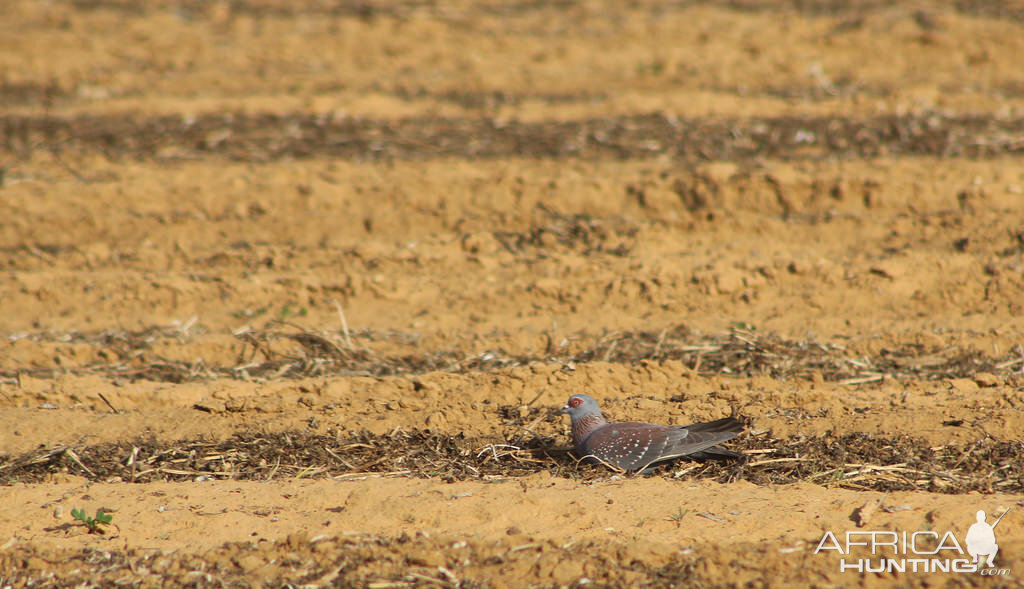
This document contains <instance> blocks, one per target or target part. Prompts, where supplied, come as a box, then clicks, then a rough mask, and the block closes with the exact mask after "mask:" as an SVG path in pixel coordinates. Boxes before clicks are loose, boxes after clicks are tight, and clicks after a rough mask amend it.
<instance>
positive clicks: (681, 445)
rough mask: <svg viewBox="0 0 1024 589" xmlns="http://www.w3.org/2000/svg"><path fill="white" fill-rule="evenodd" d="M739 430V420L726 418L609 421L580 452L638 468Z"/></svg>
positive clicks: (626, 467) (708, 444)
mask: <svg viewBox="0 0 1024 589" xmlns="http://www.w3.org/2000/svg"><path fill="white" fill-rule="evenodd" d="M740 429H742V424H740V422H738V421H736V420H732V421H729V420H728V419H726V420H718V421H717V422H710V423H708V424H697V425H696V426H685V427H679V426H667V425H651V424H647V423H613V424H609V425H606V426H604V427H602V428H601V429H600V430H598V431H596V432H594V433H593V434H592V435H591V436H590V437H589V438H588V439H587V441H586V445H585V446H586V447H585V448H583V453H585V454H586V455H588V456H594V457H595V458H598V459H600V460H602V461H604V462H607V463H609V464H613V465H615V466H617V467H619V468H621V469H623V470H642V469H644V468H647V467H648V466H650V465H651V464H653V463H655V462H660V461H662V460H669V459H671V458H678V457H680V456H686V455H688V454H693V453H694V452H701V451H702V450H708V449H709V448H711V447H713V446H714V445H715V444H718V443H719V442H724V441H725V440H728V439H730V438H732V437H734V436H735V435H736V434H737V433H738V432H739V430H740ZM695 430H696V431H695ZM726 452H727V451H726Z"/></svg>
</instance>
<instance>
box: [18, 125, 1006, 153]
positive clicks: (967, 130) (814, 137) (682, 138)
mask: <svg viewBox="0 0 1024 589" xmlns="http://www.w3.org/2000/svg"><path fill="white" fill-rule="evenodd" d="M0 145H3V149H5V150H6V151H8V152H10V153H12V154H17V155H19V156H21V157H29V156H30V155H31V154H33V153H35V152H37V151H40V150H43V151H46V150H50V151H55V152H63V151H95V152H100V153H102V154H104V155H106V156H107V157H109V158H124V157H130V158H159V159H182V158H184V159H193V158H202V157H225V158H229V159H232V160H237V161H252V162H269V161H274V160H279V159H282V158H310V157H322V156H331V157H337V158H345V159H352V160H356V161H376V160H394V159H399V160H406V159H411V160H416V159H431V158H467V159H473V160H477V159H496V158H506V157H526V158H546V159H562V158H584V159H587V158H599V159H623V160H624V159H635V158H653V157H657V156H662V155H668V156H671V157H674V158H679V159H682V160H692V161H703V160H721V161H741V160H750V159H755V158H776V159H780V160H794V159H796V160H800V159H812V160H815V159H821V158H825V157H829V156H838V157H848V158H871V157H877V156H882V155H906V156H925V155H928V156H941V157H964V158H992V157H997V156H1002V155H1006V154H1015V153H1021V152H1024V119H1020V118H1001V117H996V116H991V115H977V116H962V115H960V116H947V115H943V114H940V113H928V114H914V115H902V116H899V115H887V116H881V117H876V118H838V117H823V118H811V117H808V118H802V117H778V118H766V119H753V120H726V119H695V120H691V119H677V118H667V117H664V116H660V115H634V116H625V117H614V118H606V119H590V120H583V121H572V122H543V123H519V122H515V121H502V120H495V119H440V118H435V117H431V118H411V119H404V120H400V121H383V120H372V119H361V118H347V117H345V118H335V117H331V116H325V115H307V114H292V115H273V114H264V115H246V114H206V115H201V116H197V117H189V118H185V117H181V116H166V117H154V118H146V117H136V116H133V115H124V116H80V117H74V118H57V117H48V116H10V117H6V118H5V119H4V121H3V124H2V127H0Z"/></svg>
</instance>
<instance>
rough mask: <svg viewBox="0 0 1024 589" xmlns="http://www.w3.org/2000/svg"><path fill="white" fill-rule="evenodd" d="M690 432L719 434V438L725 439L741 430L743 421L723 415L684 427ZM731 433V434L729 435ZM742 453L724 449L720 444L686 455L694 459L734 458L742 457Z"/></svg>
mask: <svg viewBox="0 0 1024 589" xmlns="http://www.w3.org/2000/svg"><path fill="white" fill-rule="evenodd" d="M686 429H687V430H688V431H689V432H690V433H691V434H705V435H707V434H719V435H718V436H716V437H718V438H719V439H720V440H722V441H725V440H728V439H730V438H732V437H734V436H735V435H736V434H738V433H740V432H741V431H743V422H741V421H740V420H738V419H736V418H734V417H723V418H722V419H716V420H714V421H709V422H707V423H695V424H693V425H690V426H687V428H686ZM729 434H731V435H729ZM744 457H745V456H744V455H743V454H740V453H738V452H733V451H732V450H726V449H725V448H723V447H721V446H711V447H710V448H704V449H703V450H700V451H698V452H694V453H692V454H690V455H688V456H687V458H693V459H695V460H735V459H737V458H744Z"/></svg>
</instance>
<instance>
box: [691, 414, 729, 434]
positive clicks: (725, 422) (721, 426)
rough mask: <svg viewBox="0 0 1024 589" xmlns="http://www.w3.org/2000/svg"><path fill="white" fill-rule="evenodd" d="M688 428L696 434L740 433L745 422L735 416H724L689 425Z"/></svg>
mask: <svg viewBox="0 0 1024 589" xmlns="http://www.w3.org/2000/svg"><path fill="white" fill-rule="evenodd" d="M686 429H687V430H688V431H689V432H690V433H694V434H718V433H731V434H738V433H740V432H741V431H743V422H742V421H740V420H738V419H736V418H735V417H723V418H722V419H716V420H714V421H709V422H707V423H695V424H693V425H688V426H686Z"/></svg>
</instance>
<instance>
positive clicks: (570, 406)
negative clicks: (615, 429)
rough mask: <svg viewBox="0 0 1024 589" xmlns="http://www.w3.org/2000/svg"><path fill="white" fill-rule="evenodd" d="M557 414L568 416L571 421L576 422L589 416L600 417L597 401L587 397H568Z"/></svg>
mask: <svg viewBox="0 0 1024 589" xmlns="http://www.w3.org/2000/svg"><path fill="white" fill-rule="evenodd" d="M558 413H559V414H560V415H568V416H569V417H570V418H571V419H572V420H573V421H576V420H577V419H579V418H581V417H587V416H589V415H597V416H600V415H601V408H600V407H598V406H597V401H595V400H594V398H593V397H591V396H589V395H573V396H571V397H569V400H568V401H567V402H566V403H565V406H563V407H562V408H561V409H559V410H558Z"/></svg>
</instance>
